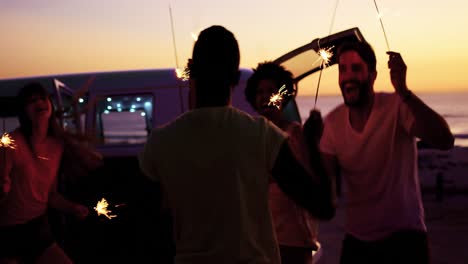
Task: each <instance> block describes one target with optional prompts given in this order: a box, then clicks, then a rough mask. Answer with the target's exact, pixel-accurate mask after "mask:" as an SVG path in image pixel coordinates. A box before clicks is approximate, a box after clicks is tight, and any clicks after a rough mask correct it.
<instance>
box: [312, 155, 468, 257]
mask: <svg viewBox="0 0 468 264" xmlns="http://www.w3.org/2000/svg"><path fill="white" fill-rule="evenodd" d="M419 174H420V179H421V187H422V193H423V202H424V209H425V212H426V225H427V229H428V236H429V244H430V250H431V263H432V264H466V263H468V148H461V147H457V148H454V149H453V150H450V151H436V150H430V149H421V150H420V151H419ZM437 175H439V184H440V182H441V181H440V179H441V178H442V179H443V181H442V182H443V190H444V191H443V192H442V193H440V192H439V194H438V188H437V178H438V177H437ZM440 194H442V195H440ZM344 220H345V215H344V208H343V207H339V208H338V210H337V212H336V216H335V218H334V219H333V220H332V221H330V222H325V223H321V224H320V229H319V241H320V243H321V244H322V249H323V250H322V252H321V257H320V259H319V261H318V262H317V263H318V264H337V263H339V257H340V251H341V242H342V240H343V237H344V228H343V227H344Z"/></svg>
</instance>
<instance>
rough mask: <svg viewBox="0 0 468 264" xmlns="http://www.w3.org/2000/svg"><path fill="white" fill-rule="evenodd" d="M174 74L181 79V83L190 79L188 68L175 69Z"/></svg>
mask: <svg viewBox="0 0 468 264" xmlns="http://www.w3.org/2000/svg"><path fill="white" fill-rule="evenodd" d="M175 73H176V76H177V78H179V79H181V80H182V81H188V79H189V78H190V70H189V68H188V67H184V68H176V69H175Z"/></svg>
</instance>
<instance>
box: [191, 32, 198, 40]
mask: <svg viewBox="0 0 468 264" xmlns="http://www.w3.org/2000/svg"><path fill="white" fill-rule="evenodd" d="M190 35H191V36H192V39H193V40H194V41H197V40H198V35H197V34H195V33H193V32H190Z"/></svg>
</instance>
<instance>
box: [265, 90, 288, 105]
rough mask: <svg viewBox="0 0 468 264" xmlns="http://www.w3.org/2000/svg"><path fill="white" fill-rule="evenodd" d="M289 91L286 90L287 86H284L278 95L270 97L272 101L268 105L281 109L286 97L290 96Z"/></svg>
mask: <svg viewBox="0 0 468 264" xmlns="http://www.w3.org/2000/svg"><path fill="white" fill-rule="evenodd" d="M289 95H290V94H288V91H287V90H286V84H283V86H281V88H280V89H279V90H278V92H277V93H274V94H272V95H271V96H270V101H269V102H268V105H269V106H270V105H273V106H274V107H276V108H278V109H280V107H281V104H282V103H283V100H284V97H285V96H289Z"/></svg>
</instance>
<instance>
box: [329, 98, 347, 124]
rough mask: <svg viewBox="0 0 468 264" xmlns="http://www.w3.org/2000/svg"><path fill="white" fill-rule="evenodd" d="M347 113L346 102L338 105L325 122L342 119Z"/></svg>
mask: <svg viewBox="0 0 468 264" xmlns="http://www.w3.org/2000/svg"><path fill="white" fill-rule="evenodd" d="M346 113H347V111H346V105H345V104H344V103H342V104H340V105H338V106H336V107H335V108H333V110H331V111H330V112H329V113H328V114H327V115H326V117H325V123H335V122H337V121H338V120H340V119H342V118H343V116H345V115H346Z"/></svg>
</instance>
